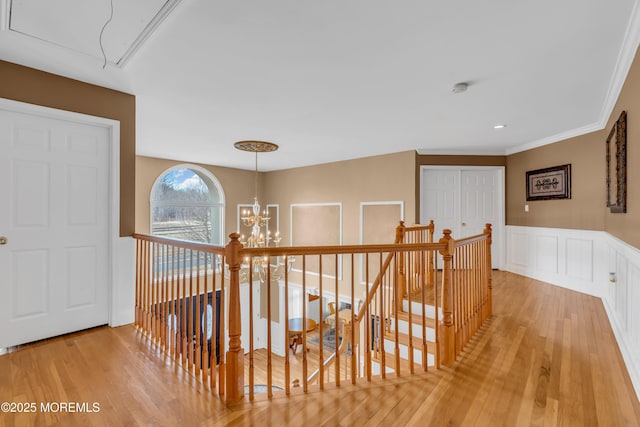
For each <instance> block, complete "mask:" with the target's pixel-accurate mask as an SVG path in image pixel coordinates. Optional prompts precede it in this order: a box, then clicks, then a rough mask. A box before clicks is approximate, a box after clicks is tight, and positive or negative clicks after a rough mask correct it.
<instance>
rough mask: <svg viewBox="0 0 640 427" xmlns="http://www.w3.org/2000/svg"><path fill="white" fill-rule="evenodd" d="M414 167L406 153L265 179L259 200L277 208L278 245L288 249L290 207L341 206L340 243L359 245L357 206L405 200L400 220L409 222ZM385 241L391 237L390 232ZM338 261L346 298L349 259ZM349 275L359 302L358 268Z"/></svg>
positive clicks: (411, 154)
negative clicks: (330, 204) (275, 205)
mask: <svg viewBox="0 0 640 427" xmlns="http://www.w3.org/2000/svg"><path fill="white" fill-rule="evenodd" d="M414 165H415V152H414V151H407V152H401V153H395V154H389V155H384V156H375V157H367V158H362V159H356V160H348V161H342V162H335V163H328V164H322V165H316V166H309V167H304V168H295V169H287V170H282V171H275V172H269V173H267V174H265V186H264V188H265V193H264V194H265V197H264V198H265V200H266V201H268V202H269V203H277V204H279V206H280V233H281V235H282V239H283V240H282V243H281V245H282V246H285V245H289V242H290V236H289V222H290V206H291V204H298V203H342V215H343V241H342V243H343V244H345V245H348V244H359V243H360V202H382V201H404V207H405V220H406V221H407V223H409V224H411V223H413V222H414V216H413V212H414V211H415V196H414V195H415V187H414V186H415V177H414ZM378 217H379V216H378ZM378 217H376V218H374V220H375V221H378V222H379V221H380V220H381V219H380V218H378ZM382 220H384V216H383V217H382ZM396 225H397V222H396V221H394V223H393V224H389V226H388V227H389V228H390V229H391V230H393V229H394V228H395V226H396ZM333 232H334V230H327V233H328V234H333ZM315 233H316V234H317V233H318V230H315ZM390 236H392V237H393V236H394V234H393V232H391V233H390ZM369 240H370V239H369ZM307 243H309V242H307ZM389 243H392V241H389ZM343 260H344V264H343V270H342V277H343V280H342V281H341V282H340V293H341V294H343V295H350V294H351V291H350V280H349V278H350V277H351V268H350V265H349V260H348V257H345V258H343ZM329 264H330V263H329V262H328V261H327V262H325V261H323V271H333V270H332V268H333V267H332V268H330V269H328V270H327V265H329ZM312 267H313V266H312ZM294 268H295V267H294ZM354 274H355V277H356V283H358V285H357V286H356V289H355V295H354V296H355V297H356V298H362V296H363V295H362V293H363V289H364V287H362V286H360V285H359V283H360V280H359V278H360V272H359V264H358V263H356V271H355V273H354ZM290 277H291V280H293V281H298V280H300V277H299V275H296V274H292V275H291V276H290ZM307 286H309V287H315V286H317V283H316V280H315V279H314V278H313V277H308V278H307Z"/></svg>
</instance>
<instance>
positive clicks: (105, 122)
mask: <svg viewBox="0 0 640 427" xmlns="http://www.w3.org/2000/svg"><path fill="white" fill-rule="evenodd" d="M0 109H1V110H7V111H10V112H14V113H21V114H28V115H31V116H40V117H45V118H48V119H54V120H65V121H69V122H73V123H80V124H83V125H90V126H99V127H103V128H106V129H107V130H108V131H109V167H108V169H109V180H108V181H109V201H108V203H109V212H108V213H107V215H108V217H109V220H108V221H109V224H108V229H109V232H108V239H107V245H108V248H107V253H108V254H109V259H108V260H107V268H108V271H109V273H110V274H109V277H108V278H107V286H108V289H107V292H108V294H109V301H108V303H107V304H108V312H109V326H112V327H113V326H119V325H120V324H122V322H123V320H122V319H121V318H122V315H121V313H120V308H121V307H119V305H118V301H120V292H119V291H120V290H121V289H120V288H121V286H118V283H117V281H118V280H119V277H120V276H119V274H120V269H119V263H118V262H117V260H119V259H120V258H119V257H120V255H121V254H120V251H119V247H120V121H118V120H113V119H107V118H104V117H97V116H91V115H88V114H81V113H74V112H72V111H66V110H58V109H55V108H50V107H43V106H41V105H35V104H28V103H26V102H20V101H14V100H11V99H5V98H0Z"/></svg>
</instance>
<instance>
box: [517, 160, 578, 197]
mask: <svg viewBox="0 0 640 427" xmlns="http://www.w3.org/2000/svg"><path fill="white" fill-rule="evenodd" d="M526 175H527V201H532V200H550V199H570V198H571V165H570V164H569V165H562V166H553V167H550V168H545V169H536V170H532V171H527V172H526Z"/></svg>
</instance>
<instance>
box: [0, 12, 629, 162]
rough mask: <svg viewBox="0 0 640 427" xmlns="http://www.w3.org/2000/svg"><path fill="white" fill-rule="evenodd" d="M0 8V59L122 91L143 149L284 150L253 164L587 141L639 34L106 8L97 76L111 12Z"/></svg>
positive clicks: (531, 22)
mask: <svg viewBox="0 0 640 427" xmlns="http://www.w3.org/2000/svg"><path fill="white" fill-rule="evenodd" d="M0 1H2V2H3V3H1V5H2V9H1V10H0V13H2V20H1V21H0V24H1V28H0V29H1V30H2V31H0V58H1V59H4V60H7V61H11V62H16V63H19V64H23V65H27V66H30V67H34V68H38V69H42V70H45V71H49V72H54V73H57V74H61V75H65V76H68V77H72V78H75V79H79V80H82V81H87V82H90V83H96V84H100V85H104V86H107V87H111V88H114V89H118V90H122V91H125V92H129V93H133V94H135V95H136V106H137V112H136V114H137V117H136V120H137V152H138V154H141V155H148V156H156V157H165V158H174V159H178V160H184V161H192V162H201V163H210V164H216V165H223V166H231V167H240V168H246V169H251V168H253V166H254V164H253V156H252V155H251V154H249V153H245V152H239V151H237V150H234V148H233V143H234V142H235V141H238V140H243V139H261V140H267V141H271V142H275V143H277V144H279V145H280V150H279V151H277V152H275V153H269V154H264V155H261V157H260V169H261V170H274V169H282V168H288V167H296V166H305V165H310V164H318V163H324V162H330V161H336V160H344V159H350V158H357V157H364V156H369V155H375V154H383V153H390V152H398V151H404V150H411V149H417V150H419V151H420V152H425V153H468V154H505V153H512V152H515V151H519V150H522V149H525V148H531V147H534V146H538V145H542V144H544V143H549V142H553V141H557V140H560V139H563V138H566V137H569V136H574V135H578V134H581V133H585V132H587V131H592V130H596V129H600V128H602V127H603V126H604V123H605V121H606V119H607V118H608V116H609V113H610V111H611V108H612V107H613V104H614V103H615V100H616V98H617V95H618V93H619V90H620V87H621V84H622V82H624V78H625V76H626V72H627V71H628V68H629V66H630V63H631V61H632V59H633V57H634V55H635V51H636V48H637V46H638V37H639V29H640V25H639V23H640V19H639V18H638V11H637V10H636V0H617V1H615V2H611V1H607V0H538V1H513V0H485V1H482V2H479V1H473V0H452V1H447V2H443V1H438V2H436V1H425V0H413V1H411V0H398V1H394V2H390V1H386V0H366V1H365V0H347V1H345V0H342V1H337V0H324V1H313V2H312V1H308V0H270V1H264V0H244V1H230V0H229V1H222V0H182V1H180V0H171V1H166V0H114V18H113V20H112V21H111V22H110V23H109V24H108V25H107V26H106V27H105V30H104V34H103V40H102V41H103V46H104V48H105V53H106V55H107V58H108V64H107V67H106V68H105V69H103V68H102V66H103V57H102V53H101V50H100V43H99V35H100V31H101V30H102V27H103V25H104V24H105V23H106V21H107V19H108V18H109V13H110V5H109V0H56V2H50V1H46V0H0ZM176 4H177V6H176ZM54 5H55V6H54ZM174 6H175V8H174ZM158 13H159V15H158ZM167 15H168V16H167ZM165 16H166V19H164V18H165ZM141 33H142V34H141ZM462 81H465V82H469V89H468V91H467V92H464V93H459V94H454V93H452V91H451V89H452V86H453V85H454V84H455V83H457V82H462ZM499 123H504V124H506V125H507V127H506V128H505V129H502V130H494V129H493V126H494V125H495V124H499Z"/></svg>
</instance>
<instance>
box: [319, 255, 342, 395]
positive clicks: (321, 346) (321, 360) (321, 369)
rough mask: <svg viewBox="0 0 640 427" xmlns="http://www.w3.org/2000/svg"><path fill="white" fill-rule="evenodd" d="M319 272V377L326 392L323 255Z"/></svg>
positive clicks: (320, 256)
mask: <svg viewBox="0 0 640 427" xmlns="http://www.w3.org/2000/svg"><path fill="white" fill-rule="evenodd" d="M318 270H319V271H320V276H319V277H318V281H319V283H318V289H319V292H320V295H319V297H318V307H319V312H320V316H319V318H318V322H319V323H320V324H319V325H318V326H319V329H320V331H319V333H320V339H319V340H318V347H319V348H318V350H319V353H320V354H319V355H318V366H319V368H318V370H319V372H318V375H319V376H320V390H324V322H323V319H322V309H323V305H322V301H324V300H323V299H322V255H319V256H318ZM337 344H338V340H337V338H336V345H337Z"/></svg>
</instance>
